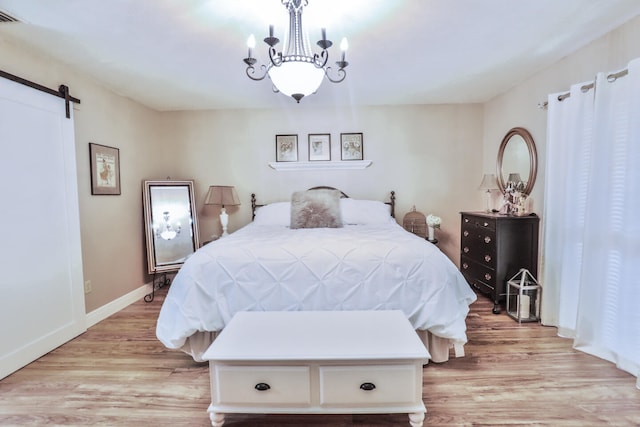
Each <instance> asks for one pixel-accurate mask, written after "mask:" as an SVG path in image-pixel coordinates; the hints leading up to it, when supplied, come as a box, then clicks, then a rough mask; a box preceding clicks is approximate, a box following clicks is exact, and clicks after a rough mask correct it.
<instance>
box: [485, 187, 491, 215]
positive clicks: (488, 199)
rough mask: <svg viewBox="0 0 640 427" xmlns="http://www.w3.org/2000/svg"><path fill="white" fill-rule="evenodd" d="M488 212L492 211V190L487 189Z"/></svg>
mask: <svg viewBox="0 0 640 427" xmlns="http://www.w3.org/2000/svg"><path fill="white" fill-rule="evenodd" d="M486 212H491V190H487V209H486Z"/></svg>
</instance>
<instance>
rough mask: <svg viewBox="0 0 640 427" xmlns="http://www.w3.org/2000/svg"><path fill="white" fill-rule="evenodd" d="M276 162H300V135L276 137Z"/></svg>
mask: <svg viewBox="0 0 640 427" xmlns="http://www.w3.org/2000/svg"><path fill="white" fill-rule="evenodd" d="M276 161H277V162H297V161H298V135H276Z"/></svg>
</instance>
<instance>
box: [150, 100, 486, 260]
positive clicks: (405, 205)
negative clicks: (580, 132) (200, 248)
mask: <svg viewBox="0 0 640 427" xmlns="http://www.w3.org/2000/svg"><path fill="white" fill-rule="evenodd" d="M274 96H276V95H274ZM162 122H163V126H164V132H163V134H164V135H165V136H164V137H165V138H166V140H165V142H164V145H165V146H168V145H170V144H174V145H175V146H176V147H179V150H178V151H179V153H178V154H177V155H176V157H175V161H176V169H177V170H180V171H182V172H183V175H184V174H186V176H183V177H187V178H194V179H195V180H196V200H197V205H198V213H199V216H200V230H201V236H202V240H203V241H206V240H209V239H210V236H211V234H215V233H218V232H219V227H220V225H219V221H218V218H217V215H218V213H219V210H217V209H215V208H214V207H212V206H203V199H204V197H205V194H206V191H207V188H208V186H209V185H211V184H223V185H234V186H236V188H237V191H238V194H239V197H240V199H241V201H242V205H241V206H240V207H239V208H235V209H231V208H229V209H228V212H229V213H230V220H229V230H230V231H233V230H235V229H237V228H239V227H241V226H243V225H245V224H247V223H248V222H249V221H250V220H251V209H250V203H249V202H250V195H251V193H256V195H257V197H258V202H259V203H268V202H274V201H282V200H289V198H290V196H291V193H292V192H293V191H296V190H304V189H306V188H309V187H312V186H316V185H330V186H334V187H337V188H340V189H341V190H343V191H344V192H346V193H347V194H349V195H350V196H351V197H354V198H369V199H374V200H388V196H389V191H390V190H394V191H395V192H396V197H397V214H396V218H397V219H398V221H399V222H400V223H401V222H402V217H403V215H404V214H405V213H407V212H408V211H409V210H410V209H411V207H412V206H413V205H415V206H416V209H418V210H419V211H421V212H423V213H425V214H428V213H434V214H437V215H439V216H441V217H442V220H443V224H442V228H441V230H439V231H437V232H436V234H437V237H438V238H439V239H440V245H439V246H440V248H441V249H442V250H443V251H444V252H445V253H447V254H448V255H449V256H450V257H451V258H452V259H453V260H454V261H455V262H456V263H457V260H458V246H459V245H458V241H459V228H460V225H459V224H460V218H459V214H458V212H459V211H460V210H461V209H481V208H482V206H483V205H482V203H483V200H482V195H481V194H480V192H478V191H477V190H476V187H477V186H478V184H479V182H480V178H481V176H482V175H481V170H482V165H481V163H480V162H479V161H478V159H479V158H480V152H481V151H480V150H481V135H482V126H481V123H482V108H481V106H479V105H435V106H425V105H422V106H401V107H365V108H353V109H350V108H347V109H310V108H305V107H304V106H302V105H296V104H295V103H293V102H292V103H291V107H289V108H288V109H287V110H286V111H285V112H284V114H283V111H282V110H225V111H206V112H181V113H164V114H163V118H162ZM341 132H362V133H363V139H364V157H365V159H367V160H371V161H372V162H373V163H372V165H371V166H370V167H368V168H367V169H364V170H323V171H308V170H307V171H276V170H273V169H272V168H270V167H269V166H268V163H269V162H273V161H275V135H276V134H298V145H299V158H300V160H305V161H306V160H307V156H308V142H307V138H308V134H309V133H330V134H331V145H332V159H334V160H339V159H340V151H339V150H340V144H339V141H340V133H341ZM470 183H471V184H470Z"/></svg>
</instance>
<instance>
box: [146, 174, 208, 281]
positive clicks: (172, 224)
mask: <svg viewBox="0 0 640 427" xmlns="http://www.w3.org/2000/svg"><path fill="white" fill-rule="evenodd" d="M142 196H143V201H144V206H143V208H144V209H143V210H144V227H145V230H146V233H145V235H146V242H147V269H148V272H149V274H153V273H156V272H168V271H177V270H179V269H180V267H181V266H182V264H184V262H185V260H186V259H187V258H189V256H191V254H193V253H194V252H195V251H196V249H198V247H199V246H200V243H199V238H198V234H199V233H198V218H197V212H196V205H195V199H194V197H193V181H192V180H185V181H174V180H166V181H144V182H143V184H142Z"/></svg>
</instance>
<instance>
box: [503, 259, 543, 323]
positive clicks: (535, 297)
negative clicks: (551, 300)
mask: <svg viewBox="0 0 640 427" xmlns="http://www.w3.org/2000/svg"><path fill="white" fill-rule="evenodd" d="M541 293H542V287H541V286H540V284H539V283H538V281H537V280H536V278H535V277H533V275H532V274H531V273H530V272H529V270H527V269H526V268H521V269H520V271H519V272H518V273H517V274H516V275H515V276H513V277H512V278H511V280H509V281H508V282H507V314H508V315H509V317H511V318H513V319H515V320H517V321H518V322H519V323H520V322H537V321H539V320H540V296H541Z"/></svg>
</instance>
